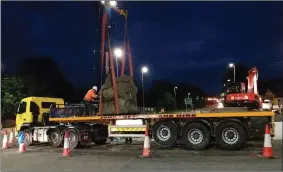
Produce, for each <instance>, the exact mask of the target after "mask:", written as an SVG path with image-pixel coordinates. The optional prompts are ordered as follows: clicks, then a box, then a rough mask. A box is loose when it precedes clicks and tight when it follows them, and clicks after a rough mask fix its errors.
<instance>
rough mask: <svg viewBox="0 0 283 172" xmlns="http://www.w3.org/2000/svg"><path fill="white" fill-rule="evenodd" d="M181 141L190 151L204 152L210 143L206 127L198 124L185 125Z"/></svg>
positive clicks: (209, 135)
mask: <svg viewBox="0 0 283 172" xmlns="http://www.w3.org/2000/svg"><path fill="white" fill-rule="evenodd" d="M182 136H183V141H184V143H185V145H186V147H187V148H188V149H190V150H204V149H205V148H207V146H208V145H209V143H210V141H211V134H210V131H209V129H208V127H207V126H205V125H204V124H202V123H199V122H193V123H189V124H187V125H186V126H185V127H184V129H183V132H182Z"/></svg>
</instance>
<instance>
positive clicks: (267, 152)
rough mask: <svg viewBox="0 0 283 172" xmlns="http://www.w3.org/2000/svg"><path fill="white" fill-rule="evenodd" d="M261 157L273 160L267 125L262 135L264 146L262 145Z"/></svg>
mask: <svg viewBox="0 0 283 172" xmlns="http://www.w3.org/2000/svg"><path fill="white" fill-rule="evenodd" d="M262 157H264V158H274V155H273V151H272V145H271V136H270V129H269V126H268V124H266V126H265V134H264V145H263V153H262Z"/></svg>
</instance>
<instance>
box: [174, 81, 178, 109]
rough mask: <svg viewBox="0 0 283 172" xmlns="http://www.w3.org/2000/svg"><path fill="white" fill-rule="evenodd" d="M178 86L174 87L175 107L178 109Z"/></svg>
mask: <svg viewBox="0 0 283 172" xmlns="http://www.w3.org/2000/svg"><path fill="white" fill-rule="evenodd" d="M177 88H178V87H177V86H175V87H174V94H175V109H177V94H176V90H177Z"/></svg>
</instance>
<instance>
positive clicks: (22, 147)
mask: <svg viewBox="0 0 283 172" xmlns="http://www.w3.org/2000/svg"><path fill="white" fill-rule="evenodd" d="M19 137H20V138H19V140H20V142H19V152H20V153H24V152H26V151H27V149H26V144H25V135H24V132H23V131H21V133H20V135H19Z"/></svg>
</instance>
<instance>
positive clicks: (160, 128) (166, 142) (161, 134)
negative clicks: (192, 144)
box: [152, 121, 177, 149]
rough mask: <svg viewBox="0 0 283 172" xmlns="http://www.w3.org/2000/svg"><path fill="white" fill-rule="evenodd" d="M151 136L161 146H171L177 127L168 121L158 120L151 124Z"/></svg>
mask: <svg viewBox="0 0 283 172" xmlns="http://www.w3.org/2000/svg"><path fill="white" fill-rule="evenodd" d="M152 137H153V139H154V141H155V143H156V144H157V145H159V146H160V147H162V148H167V149H168V148H173V147H174V146H175V144H176V140H177V128H176V126H175V125H174V124H173V123H172V122H170V121H160V122H157V123H156V124H154V125H153V126H152Z"/></svg>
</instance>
